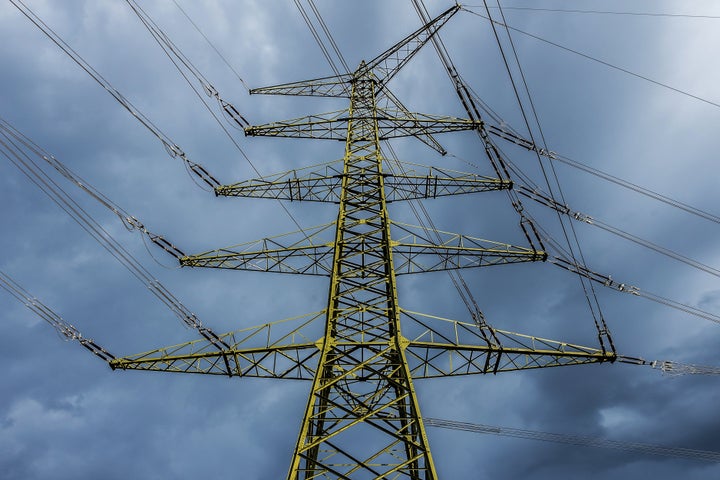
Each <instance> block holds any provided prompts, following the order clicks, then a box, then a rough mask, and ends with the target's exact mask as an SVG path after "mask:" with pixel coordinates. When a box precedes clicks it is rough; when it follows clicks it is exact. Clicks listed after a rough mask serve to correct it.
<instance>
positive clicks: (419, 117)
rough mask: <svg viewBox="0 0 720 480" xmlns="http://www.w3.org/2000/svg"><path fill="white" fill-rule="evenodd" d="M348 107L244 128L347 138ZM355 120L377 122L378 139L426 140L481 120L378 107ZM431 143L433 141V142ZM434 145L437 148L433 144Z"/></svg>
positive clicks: (297, 135) (273, 133) (469, 127)
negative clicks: (408, 138)
mask: <svg viewBox="0 0 720 480" xmlns="http://www.w3.org/2000/svg"><path fill="white" fill-rule="evenodd" d="M349 120H350V116H349V112H348V111H347V110H342V111H335V112H328V113H319V114H316V115H308V116H305V117H299V118H294V119H290V120H284V121H279V122H273V123H268V124H265V125H255V126H251V127H248V128H246V129H245V134H246V135H248V136H266V137H285V138H312V139H319V140H338V141H345V140H346V137H347V128H348V121H349ZM354 121H366V122H377V133H378V139H379V140H388V139H390V138H399V137H412V136H414V137H419V138H421V140H423V141H424V142H425V143H427V144H431V143H429V141H428V140H427V136H428V135H434V134H438V133H446V132H457V131H463V130H475V129H477V128H478V127H479V126H481V125H482V122H477V121H473V120H467V119H464V118H457V117H450V116H441V115H429V114H424V113H410V112H403V111H400V110H391V109H385V110H383V109H380V108H378V109H376V111H375V112H373V115H372V116H371V117H365V118H362V117H360V116H357V115H356V116H355V117H354ZM431 146H432V145H431ZM433 148H435V147H434V146H433Z"/></svg>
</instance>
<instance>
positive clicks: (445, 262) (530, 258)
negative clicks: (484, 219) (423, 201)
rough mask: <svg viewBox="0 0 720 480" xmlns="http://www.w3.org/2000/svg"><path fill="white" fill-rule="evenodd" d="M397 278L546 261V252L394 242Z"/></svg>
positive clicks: (511, 248)
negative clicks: (412, 274)
mask: <svg viewBox="0 0 720 480" xmlns="http://www.w3.org/2000/svg"><path fill="white" fill-rule="evenodd" d="M393 255H394V256H395V267H396V274H397V275H405V274H410V273H424V272H436V271H445V270H457V269H461V268H476V267H489V266H492V265H508V264H511V263H525V262H542V261H545V260H546V258H547V254H545V252H541V251H537V250H531V249H527V248H522V247H514V246H512V245H505V246H502V247H500V248H485V247H481V246H478V247H472V246H452V245H434V244H422V243H400V242H398V243H394V244H393Z"/></svg>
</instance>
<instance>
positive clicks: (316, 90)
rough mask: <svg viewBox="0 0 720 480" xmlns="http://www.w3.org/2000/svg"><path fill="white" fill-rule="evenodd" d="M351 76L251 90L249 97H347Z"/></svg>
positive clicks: (316, 79)
mask: <svg viewBox="0 0 720 480" xmlns="http://www.w3.org/2000/svg"><path fill="white" fill-rule="evenodd" d="M352 78H353V77H352V75H350V74H346V75H340V76H331V77H322V78H315V79H312V80H302V81H299V82H290V83H284V84H282V85H273V86H270V87H261V88H253V89H251V90H250V94H251V95H296V96H305V97H346V98H347V97H349V96H350V94H349V88H348V85H349V84H350V83H351V81H352Z"/></svg>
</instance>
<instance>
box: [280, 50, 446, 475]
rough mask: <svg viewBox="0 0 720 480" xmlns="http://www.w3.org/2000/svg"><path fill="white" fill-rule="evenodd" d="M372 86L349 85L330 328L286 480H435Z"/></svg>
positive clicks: (362, 76) (368, 75)
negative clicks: (408, 339)
mask: <svg viewBox="0 0 720 480" xmlns="http://www.w3.org/2000/svg"><path fill="white" fill-rule="evenodd" d="M376 86H377V82H376V78H375V76H374V75H373V73H372V71H369V70H366V68H365V63H364V62H363V63H362V64H361V65H360V67H359V69H358V71H357V72H356V75H355V79H354V81H353V82H352V85H351V96H350V108H349V115H348V127H347V140H346V143H345V156H344V160H343V163H344V168H343V181H342V191H341V197H340V208H339V213H338V218H337V228H336V234H335V249H334V250H335V251H334V258H333V268H332V274H331V278H330V293H329V297H328V306H327V325H326V330H325V336H324V338H323V339H322V353H321V356H320V361H319V365H318V368H317V371H316V374H315V378H314V380H313V386H312V390H311V392H310V398H309V401H308V405H307V409H306V411H305V416H304V419H303V423H302V427H301V430H300V436H299V438H298V442H297V445H296V447H295V453H294V456H293V461H292V465H291V468H290V473H289V475H288V478H289V479H299V478H325V477H326V476H327V475H332V476H333V478H346V477H348V476H352V478H390V477H393V478H395V477H398V478H413V479H435V478H437V475H436V474H435V468H434V466H433V462H432V457H431V456H430V450H429V448H428V443H427V438H426V436H425V429H424V427H423V423H422V419H421V417H420V412H419V409H418V403H417V398H416V395H415V390H414V388H413V384H412V378H411V377H410V372H409V369H408V363H407V360H406V359H405V356H404V351H403V348H404V347H403V345H404V343H405V342H404V341H403V339H402V336H401V334H400V313H399V312H400V310H399V307H398V299H397V287H396V283H395V271H394V268H393V260H392V249H391V239H390V223H389V219H388V212H387V208H386V200H385V190H384V185H383V175H382V157H381V153H380V138H379V129H378V111H377V110H378V109H377V103H376V97H375V93H376ZM351 427H352V428H351ZM348 465H353V468H352V469H350V470H348V469H347V466H348ZM360 472H362V473H360Z"/></svg>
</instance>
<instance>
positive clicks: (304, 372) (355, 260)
mask: <svg viewBox="0 0 720 480" xmlns="http://www.w3.org/2000/svg"><path fill="white" fill-rule="evenodd" d="M459 8H460V7H459V6H458V5H455V6H453V7H452V8H450V9H448V10H446V11H445V12H443V13H442V14H440V15H439V16H438V17H436V18H435V19H433V20H431V21H430V22H428V23H427V24H426V25H424V26H423V27H422V28H420V29H418V30H416V31H415V32H413V33H412V34H410V35H408V36H407V37H405V38H404V39H403V40H401V41H400V42H398V43H397V44H395V45H394V46H393V47H391V48H389V49H388V50H386V51H385V52H383V53H381V54H380V55H379V56H377V57H375V58H374V59H373V60H371V61H369V62H367V63H365V62H362V63H361V64H360V66H359V67H358V68H357V70H356V71H355V72H354V73H348V74H345V75H340V76H334V77H325V78H318V79H314V80H307V81H302V82H295V83H287V84H283V85H277V86H272V87H265V88H259V89H255V90H252V91H251V93H263V94H275V95H305V96H315V97H341V98H348V99H349V101H350V106H349V108H348V109H346V110H342V111H339V112H330V113H323V114H316V115H309V116H305V117H301V118H296V119H291V120H284V121H280V122H274V123H269V124H265V125H259V126H252V127H248V128H247V129H245V133H246V134H247V135H253V136H261V135H262V136H274V137H291V138H313V139H328V140H340V141H344V142H345V154H344V157H343V162H342V167H341V168H340V169H336V168H335V167H328V166H327V165H326V166H325V167H321V168H320V170H317V171H313V172H311V173H309V174H305V175H300V176H298V175H297V172H296V171H294V170H293V171H291V172H285V173H281V174H276V175H272V176H270V177H267V178H261V179H253V180H248V181H244V182H240V183H237V184H233V185H223V186H219V187H216V188H215V193H216V194H217V195H224V196H238V197H255V198H275V199H284V200H291V201H316V202H327V203H331V204H339V211H338V215H337V221H336V222H335V231H334V233H335V236H334V240H330V239H322V240H320V238H319V237H320V235H322V234H323V233H324V232H326V231H330V227H329V226H327V225H326V226H320V227H317V228H315V229H313V230H306V231H305V232H303V233H302V235H301V236H300V238H299V239H298V238H297V237H293V236H292V235H289V236H279V237H273V238H268V239H262V240H260V241H257V242H250V243H248V244H243V245H236V246H234V247H229V248H221V249H217V250H212V251H208V252H205V253H200V254H196V255H188V256H184V257H181V258H180V259H179V260H180V264H181V265H182V266H191V267H209V268H224V269H233V270H251V271H254V272H258V271H264V272H276V273H289V274H304V275H326V276H328V277H329V279H330V287H329V294H328V303H327V308H326V309H325V311H324V312H320V313H316V314H310V315H304V316H300V317H297V318H295V319H290V320H288V321H281V322H273V323H267V324H264V325H260V326H256V327H249V328H245V329H243V330H239V331H236V332H230V333H226V334H222V335H219V336H217V338H215V337H213V338H206V339H201V340H195V341H192V342H187V343H184V344H180V345H174V346H170V347H164V348H159V349H156V350H153V351H150V352H145V353H141V354H137V355H131V356H126V357H120V358H114V359H111V360H110V361H109V363H110V366H111V367H112V368H114V369H123V370H158V371H165V372H182V373H200V374H211V375H227V376H230V377H232V376H237V377H262V378H275V379H297V380H307V381H312V387H311V390H310V395H309V399H308V403H307V407H306V410H305V415H304V417H303V421H302V425H301V428H300V434H299V436H298V440H297V443H296V445H295V449H294V453H293V457H292V461H291V464H290V470H289V473H288V479H289V480H308V479H320V478H322V479H330V478H332V479H371V478H372V479H381V478H382V479H386V478H392V479H406V478H408V479H413V480H434V479H436V478H437V474H436V471H435V467H434V465H433V461H432V457H431V455H430V449H429V446H428V441H427V438H426V435H425V429H424V426H423V422H422V417H421V415H420V410H419V407H418V402H417V397H416V394H415V390H414V388H413V380H418V379H428V378H437V377H447V376H456V375H475V374H486V373H493V374H494V373H499V372H507V371H515V370H524V369H534V368H546V367H557V366H567V365H581V364H587V363H602V362H613V361H615V360H616V359H617V355H616V354H615V352H614V351H612V352H608V351H606V350H605V349H602V350H598V349H596V348H591V347H583V346H579V345H572V344H568V343H565V342H558V341H554V340H546V339H542V338H538V337H533V336H528V335H521V334H518V333H513V332H506V331H502V330H497V329H495V328H493V327H491V326H489V325H487V324H485V323H483V324H482V325H478V324H476V323H475V322H458V321H454V320H447V319H441V318H439V317H434V316H426V315H423V314H420V313H415V312H410V311H407V310H401V308H400V307H399V305H398V295H397V287H396V281H395V277H396V275H400V274H415V273H424V272H432V271H443V270H451V269H460V268H477V267H488V266H494V265H508V264H513V263H522V262H537V261H543V260H545V259H546V258H547V255H546V254H545V252H543V251H540V250H537V249H536V248H535V246H533V245H530V247H529V248H528V247H517V246H513V245H508V244H504V243H499V242H494V241H489V240H483V239H479V238H473V237H469V236H466V235H460V234H454V233H449V232H440V231H435V232H434V234H435V238H428V237H429V235H428V234H427V232H424V231H422V229H417V228H415V227H412V226H410V225H404V224H400V223H393V222H391V221H390V219H389V218H388V212H387V202H388V201H391V200H392V201H406V200H414V199H425V198H435V197H437V196H445V195H461V194H471V193H480V192H490V191H494V190H504V189H509V188H511V187H512V182H511V181H510V180H509V179H503V178H490V177H483V176H480V175H475V174H467V173H462V172H452V171H450V170H445V169H442V168H440V169H438V168H434V169H429V170H428V172H429V174H428V175H418V174H405V173H401V174H388V173H384V172H383V169H382V167H383V165H382V164H383V158H382V154H381V151H380V141H381V140H385V139H389V138H396V137H405V136H413V137H416V138H418V139H419V140H421V141H422V142H424V143H425V144H426V145H428V146H430V147H431V148H434V149H435V150H437V151H439V152H440V153H445V151H444V149H443V148H442V146H440V144H439V143H438V142H437V141H436V140H435V138H434V135H435V134H439V133H444V132H451V131H461V130H479V131H482V129H483V128H484V123H483V122H482V121H481V120H479V119H476V120H468V119H461V118H455V117H448V116H436V115H427V114H420V113H411V112H409V111H408V110H407V109H406V108H405V107H404V106H403V105H402V103H400V101H399V100H398V99H397V98H396V97H395V96H394V95H393V94H392V93H391V92H390V90H389V88H388V86H387V84H388V82H389V80H390V79H391V78H392V77H393V76H394V75H395V74H396V73H397V72H398V71H399V70H400V69H401V68H402V67H403V66H404V65H405V64H406V63H407V62H408V61H409V60H410V58H412V56H413V55H415V54H416V53H417V52H418V51H419V50H420V49H421V48H422V47H423V45H425V44H426V43H427V42H428V41H429V40H430V39H431V38H432V36H433V35H434V34H435V32H437V30H438V29H439V28H440V27H441V26H442V25H444V24H445V23H446V22H447V21H448V20H449V19H450V17H452V15H453V14H455V13H456V12H457V11H458V10H459ZM380 101H382V106H381V104H380ZM498 175H499V173H498ZM391 227H392V228H393V229H394V230H396V231H397V232H398V234H396V237H397V238H396V239H392V238H391V235H390V232H391ZM528 239H529V238H528ZM529 240H530V239H529ZM531 243H532V242H531ZM393 255H394V257H393ZM394 258H395V259H396V261H397V264H394V263H393V259H394ZM401 317H402V319H403V322H404V323H403V327H404V328H405V330H406V331H407V332H408V333H407V336H408V338H405V337H403V336H402V334H401V331H400V318H401ZM323 320H324V322H325V323H324V326H323V325H318V324H319V323H321V322H322V321H323ZM316 326H319V327H320V328H317V327H316ZM320 331H321V332H322V334H320V333H319V332H320ZM319 335H321V336H320V338H318V336H319Z"/></svg>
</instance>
